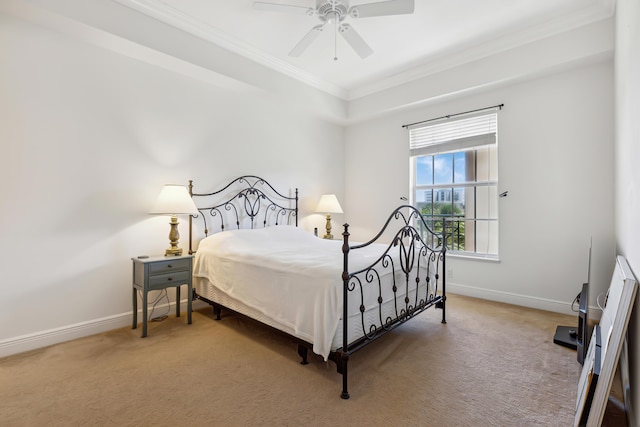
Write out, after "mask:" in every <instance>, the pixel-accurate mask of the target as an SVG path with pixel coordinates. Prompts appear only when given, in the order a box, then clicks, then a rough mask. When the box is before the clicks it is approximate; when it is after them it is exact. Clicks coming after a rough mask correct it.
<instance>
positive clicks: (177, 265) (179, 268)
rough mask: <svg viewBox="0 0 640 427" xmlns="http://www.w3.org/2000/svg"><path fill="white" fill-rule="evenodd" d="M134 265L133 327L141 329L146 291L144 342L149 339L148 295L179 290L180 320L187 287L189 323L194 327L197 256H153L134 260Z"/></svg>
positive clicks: (143, 324) (177, 298)
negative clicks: (192, 315) (192, 317)
mask: <svg viewBox="0 0 640 427" xmlns="http://www.w3.org/2000/svg"><path fill="white" fill-rule="evenodd" d="M131 261H133V327H132V329H136V328H137V327H138V295H137V292H136V291H142V338H144V337H146V336H147V320H148V319H147V317H148V316H147V308H148V307H147V306H148V301H147V294H148V293H149V291H155V290H160V289H166V288H176V317H180V287H181V286H182V285H187V290H188V297H187V320H188V323H189V324H191V294H192V293H193V292H192V290H193V282H192V279H191V277H192V265H193V255H185V256H152V257H148V258H131Z"/></svg>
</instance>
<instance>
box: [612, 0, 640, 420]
mask: <svg viewBox="0 0 640 427" xmlns="http://www.w3.org/2000/svg"><path fill="white" fill-rule="evenodd" d="M615 70H616V72H615V94H616V102H615V109H616V156H615V164H616V174H615V189H616V203H615V207H616V217H615V219H616V240H617V244H618V253H620V254H621V255H623V256H624V257H625V258H626V259H627V261H628V263H629V266H630V267H631V269H632V270H633V273H634V275H635V276H636V278H640V167H639V161H640V119H639V118H640V3H638V1H636V0H618V3H617V8H616V61H615ZM639 299H640V296H638V298H636V302H635V308H634V310H633V312H632V317H631V323H630V326H629V335H628V336H629V351H630V354H629V358H630V371H631V372H630V374H631V394H632V399H631V401H632V402H633V409H634V412H635V413H634V414H633V419H632V422H633V424H631V425H634V426H637V425H640V390H639V387H640V361H639V355H640V339H638V334H639V333H640V314H639V312H638V310H639V308H640V304H639V301H638V300H639Z"/></svg>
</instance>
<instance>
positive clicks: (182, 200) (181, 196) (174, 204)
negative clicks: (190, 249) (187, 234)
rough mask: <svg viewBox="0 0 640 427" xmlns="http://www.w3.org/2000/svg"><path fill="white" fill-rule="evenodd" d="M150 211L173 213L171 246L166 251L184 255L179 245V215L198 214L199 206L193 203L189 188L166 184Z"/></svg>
mask: <svg viewBox="0 0 640 427" xmlns="http://www.w3.org/2000/svg"><path fill="white" fill-rule="evenodd" d="M149 213H151V214H158V215H171V222H169V224H170V225H171V230H170V231H169V241H170V242H171V247H170V248H169V249H167V250H166V251H165V256H172V255H173V256H180V255H182V248H179V247H178V240H179V239H180V233H179V232H178V217H177V215H187V214H188V215H197V214H198V208H196V205H195V203H193V199H192V198H191V196H190V195H189V192H188V191H187V188H186V187H184V186H182V185H175V184H167V185H165V186H164V187H163V188H162V191H160V195H159V196H158V199H157V200H156V203H155V204H154V205H153V207H152V208H151V210H150V211H149Z"/></svg>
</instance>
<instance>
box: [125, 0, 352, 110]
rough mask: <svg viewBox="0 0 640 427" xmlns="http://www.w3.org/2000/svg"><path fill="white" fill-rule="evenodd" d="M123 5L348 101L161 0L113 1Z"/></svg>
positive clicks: (336, 89)
mask: <svg viewBox="0 0 640 427" xmlns="http://www.w3.org/2000/svg"><path fill="white" fill-rule="evenodd" d="M112 1H114V2H116V3H119V4H121V5H123V6H126V7H129V8H130V9H133V10H135V11H138V12H140V13H143V14H145V15H147V16H150V17H152V18H154V19H156V20H158V21H160V22H163V23H165V24H168V25H171V26H173V27H175V28H178V29H180V30H182V31H185V32H187V33H189V34H192V35H194V36H196V37H199V38H201V39H203V40H206V41H208V42H210V43H213V44H215V45H218V46H220V47H222V48H224V49H227V50H229V51H230V52H233V53H236V54H238V55H240V56H243V57H245V58H248V59H250V60H252V61H255V62H257V63H258V64H261V65H264V66H266V67H269V68H271V69H273V70H276V71H278V72H280V73H282V74H284V75H287V76H289V77H292V78H294V79H296V80H299V81H301V82H302V83H305V84H307V85H309V86H311V87H314V88H316V89H318V90H321V91H323V92H326V93H328V94H330V95H333V96H335V97H338V98H340V99H343V100H346V99H347V96H348V92H347V91H346V90H344V89H343V88H341V87H338V86H336V85H334V84H331V83H328V82H326V81H323V80H321V79H318V78H316V77H315V76H313V75H311V74H309V73H307V72H305V71H303V70H301V69H299V68H297V67H294V66H292V65H291V64H289V63H287V62H285V61H282V60H279V59H278V58H276V57H274V56H272V55H269V54H266V53H264V52H263V51H261V50H259V49H257V48H255V47H253V46H251V45H250V44H248V43H244V42H242V41H240V40H237V39H235V38H232V37H230V36H229V35H228V34H226V33H224V32H223V31H220V30H219V29H217V28H215V27H213V26H211V25H209V24H207V23H205V22H203V21H201V20H199V19H197V18H195V17H193V16H191V15H189V14H186V13H184V12H182V11H180V10H178V9H176V8H174V7H172V6H170V5H168V4H166V3H165V2H163V1H162V0H112Z"/></svg>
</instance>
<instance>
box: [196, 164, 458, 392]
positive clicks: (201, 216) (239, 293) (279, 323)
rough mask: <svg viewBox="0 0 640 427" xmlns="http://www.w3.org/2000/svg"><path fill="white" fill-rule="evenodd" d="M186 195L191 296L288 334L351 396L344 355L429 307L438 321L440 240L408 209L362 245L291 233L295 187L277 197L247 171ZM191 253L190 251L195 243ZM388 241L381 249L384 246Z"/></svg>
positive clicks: (345, 236)
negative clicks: (192, 209)
mask: <svg viewBox="0 0 640 427" xmlns="http://www.w3.org/2000/svg"><path fill="white" fill-rule="evenodd" d="M194 188H195V186H194V184H193V181H189V192H190V194H191V196H192V197H193V199H194V201H195V203H196V206H197V207H198V211H199V213H198V215H196V216H193V217H190V218H189V252H190V253H192V254H195V260H194V273H193V274H194V277H193V279H194V298H197V299H200V300H202V301H205V302H207V303H209V304H210V305H211V306H212V307H213V312H214V316H215V318H216V319H217V320H220V319H221V312H222V310H223V309H228V310H231V311H233V312H237V313H240V314H242V315H245V316H248V317H250V318H252V319H255V320H257V321H259V322H261V323H264V324H266V325H268V326H270V327H272V328H274V329H276V330H278V331H280V332H283V333H285V334H288V335H289V336H291V337H292V338H293V340H294V341H295V342H297V343H298V354H299V355H300V357H301V358H302V362H301V363H303V364H306V363H308V350H309V349H311V350H312V351H313V352H314V353H316V354H318V355H320V356H322V357H323V358H324V359H325V360H332V361H333V362H335V363H336V365H337V370H338V372H339V373H340V374H341V375H342V393H341V397H342V398H344V399H348V398H349V391H348V374H347V373H348V370H347V366H348V361H349V356H350V355H351V354H353V353H354V352H356V351H358V350H359V349H361V348H363V347H364V346H366V345H367V344H369V343H371V342H373V341H375V340H377V339H379V338H381V337H382V336H384V335H385V334H386V333H388V332H390V331H392V330H393V329H395V328H396V327H398V326H400V325H402V324H403V323H404V322H406V321H408V320H410V319H411V318H413V317H414V316H416V315H417V314H419V313H421V312H422V311H425V310H426V309H428V308H430V307H436V308H439V309H441V310H442V323H446V316H445V313H446V312H445V301H446V285H445V274H444V272H445V271H446V268H445V255H446V245H445V242H446V238H445V236H444V235H443V234H438V233H435V232H433V231H432V230H430V229H429V227H428V226H427V224H426V223H425V222H424V220H423V218H422V215H421V214H420V212H419V211H418V210H417V209H415V208H414V207H412V206H409V205H403V206H399V207H398V208H396V209H395V210H394V211H393V212H392V213H391V214H390V215H389V217H388V219H387V221H386V223H385V224H384V226H383V227H382V228H381V229H380V231H379V232H378V233H377V234H376V235H375V236H374V237H373V238H372V239H370V240H369V241H366V242H363V243H354V242H350V240H349V237H350V233H349V224H344V231H343V233H342V239H341V240H325V239H321V238H318V237H316V236H314V234H312V233H310V232H308V231H306V230H304V229H302V228H300V227H298V217H299V211H298V200H299V195H298V189H295V191H294V192H293V194H289V195H285V194H282V193H281V192H279V191H277V190H276V189H275V188H274V187H273V186H272V185H271V184H269V183H268V182H267V181H266V180H264V179H262V178H260V177H258V176H255V175H245V176H241V177H238V178H236V179H234V180H232V181H231V182H230V183H228V184H226V185H224V186H222V187H220V188H219V189H217V190H215V191H212V192H197V191H194ZM198 237H202V238H201V240H199V242H198V247H197V250H194V247H195V245H196V240H197V239H198ZM385 241H386V242H389V243H384V242H385Z"/></svg>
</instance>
